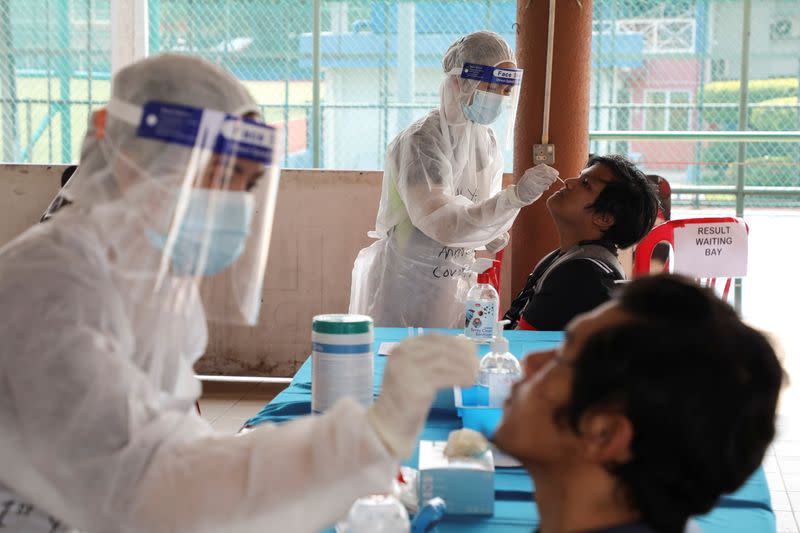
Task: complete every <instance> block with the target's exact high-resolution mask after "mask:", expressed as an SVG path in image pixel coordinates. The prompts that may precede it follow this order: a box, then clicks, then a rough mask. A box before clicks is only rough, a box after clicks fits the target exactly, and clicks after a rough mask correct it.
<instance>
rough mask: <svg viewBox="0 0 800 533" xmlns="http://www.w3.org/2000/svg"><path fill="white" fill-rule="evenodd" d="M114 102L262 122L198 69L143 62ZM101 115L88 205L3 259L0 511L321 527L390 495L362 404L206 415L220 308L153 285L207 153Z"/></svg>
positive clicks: (90, 138) (216, 76) (102, 526)
mask: <svg viewBox="0 0 800 533" xmlns="http://www.w3.org/2000/svg"><path fill="white" fill-rule="evenodd" d="M112 91H113V97H114V98H116V99H117V100H119V101H124V102H126V103H128V104H131V105H138V106H142V105H144V104H145V103H147V102H152V101H166V102H175V99H178V103H180V104H182V105H185V106H195V107H199V108H202V109H210V110H218V111H223V112H225V113H229V114H232V115H235V116H242V115H243V114H245V113H256V114H258V113H257V111H258V106H257V105H256V103H255V101H254V100H253V99H252V97H251V96H250V95H249V93H247V90H246V89H245V88H244V87H243V86H242V85H241V83H240V82H238V80H236V79H235V78H234V77H233V76H232V75H231V74H230V73H228V72H227V71H224V70H223V69H221V68H219V67H216V66H214V65H212V64H210V63H208V62H206V61H204V60H201V59H199V58H192V57H189V56H179V55H170V54H165V55H161V56H155V57H152V58H148V59H146V60H143V61H140V62H137V63H134V64H132V65H130V66H128V67H126V68H124V69H122V70H121V71H120V72H119V73H117V74H116V75H115V78H114V81H113V83H112ZM98 113H99V112H98ZM204 116H205V115H204ZM95 119H97V120H95ZM101 119H102V115H98V114H97V113H96V114H95V115H94V116H93V120H92V122H91V123H90V127H89V130H88V131H87V134H86V138H85V139H84V143H83V147H82V153H81V163H80V166H79V168H78V171H77V173H76V175H75V176H73V178H72V179H71V180H70V187H69V189H68V190H67V191H65V192H66V194H67V196H66V197H67V199H68V200H70V201H72V202H74V205H72V206H70V207H67V208H65V209H64V210H62V211H59V212H57V213H56V214H55V215H54V216H53V217H52V218H51V219H50V220H49V221H48V222H46V223H44V224H41V225H38V226H35V227H33V228H31V229H29V230H28V231H27V232H25V233H24V234H22V235H21V236H20V237H18V238H17V239H15V240H14V241H12V242H11V243H9V244H8V245H6V246H5V247H3V249H2V250H0V309H2V310H3V320H2V321H0V338H2V339H3V342H2V345H0V376H2V377H0V428H2V429H0V513H2V512H3V509H4V506H3V505H4V502H6V501H11V502H13V503H12V506H11V507H13V511H14V513H13V514H14V516H13V520H14V525H13V526H12V527H15V528H16V531H25V532H26V533H31V532H36V531H50V532H51V533H53V532H52V531H51V529H52V526H53V525H54V524H53V522H60V523H62V524H67V525H68V526H63V525H62V526H60V527H61V529H60V530H58V531H63V530H65V529H67V527H69V528H76V529H79V530H81V531H84V532H85V533H116V532H124V533H142V532H148V533H157V532H187V533H189V532H191V533H200V532H215V533H218V532H221V531H225V532H259V533H260V532H263V531H293V532H314V531H318V530H320V529H321V528H323V527H325V526H328V525H330V524H332V523H333V522H335V521H336V520H337V519H338V518H340V517H341V516H343V515H344V514H345V513H346V511H347V509H348V508H349V506H350V504H351V503H352V502H353V501H354V500H355V499H356V498H357V497H359V496H363V495H366V494H371V493H375V492H383V491H385V490H387V489H388V488H389V486H390V484H391V480H392V479H393V477H394V475H395V473H396V469H397V462H396V460H395V459H393V457H392V456H391V455H390V453H389V452H388V451H387V449H386V446H385V445H384V444H383V441H382V440H381V439H380V437H379V436H378V435H377V434H376V433H375V430H374V429H373V426H372V425H370V424H369V423H368V421H367V416H366V412H365V410H364V408H362V407H360V406H359V405H357V404H355V403H354V402H352V401H346V400H344V401H342V402H340V403H339V404H337V405H336V406H335V407H334V408H333V409H332V410H331V411H330V412H328V413H326V414H325V415H323V416H318V417H306V418H304V419H302V420H298V421H296V422H293V423H289V424H284V425H282V426H281V427H280V428H277V427H274V426H266V427H259V428H257V429H256V430H254V431H252V432H249V433H247V434H242V435H239V436H233V435H222V434H218V433H215V432H214V430H212V428H211V427H210V426H209V424H208V423H207V422H206V421H205V420H203V419H202V418H201V417H200V416H198V414H197V413H196V410H195V407H194V405H195V401H196V400H197V398H198V397H199V395H200V392H201V387H200V383H199V382H198V381H197V380H196V379H195V378H194V375H193V370H192V366H193V364H194V363H195V361H196V360H197V359H198V358H199V357H200V356H201V355H202V354H203V352H204V351H205V348H206V343H207V333H206V316H207V315H208V314H209V313H210V312H215V311H219V309H214V308H213V306H209V303H208V302H207V301H206V300H205V298H206V295H203V301H202V303H201V297H200V293H199V291H198V290H197V287H198V283H200V282H201V280H202V278H195V277H187V276H185V275H181V276H177V275H172V274H168V275H166V276H165V277H163V278H158V279H159V282H158V283H157V282H156V279H157V278H156V277H157V276H158V275H159V265H160V264H161V261H162V259H163V258H164V257H166V256H162V251H161V250H160V249H156V248H154V247H153V245H152V243H151V242H150V241H149V240H148V238H147V236H146V235H147V231H148V230H152V229H153V228H156V229H158V228H159V227H160V226H159V224H160V223H162V222H163V221H164V220H167V221H169V220H170V219H171V217H172V213H173V209H174V208H175V205H174V201H173V199H172V198H173V197H172V196H170V195H169V194H165V191H167V190H168V189H167V187H169V186H176V184H183V183H186V182H185V181H184V176H185V175H189V178H188V179H194V176H193V175H190V174H187V172H188V171H187V168H188V167H187V163H188V161H189V157H190V155H191V154H193V153H194V152H193V151H192V150H191V149H190V148H188V147H185V146H183V145H179V144H170V143H163V142H159V141H156V140H153V139H141V138H139V135H138V133H137V128H136V127H135V126H133V125H131V124H129V123H128V122H126V121H125V120H120V119H119V118H118V117H117V116H116V115H114V113H113V112H111V111H110V110H109V111H108V116H107V118H106V120H105V122H104V123H103V121H102V120H101ZM208 168H212V169H215V170H214V171H215V172H216V171H218V168H216V167H208ZM203 170H204V171H205V170H206V168H203ZM190 183H194V182H193V181H192V182H190ZM260 183H265V182H264V181H263V180H262V181H261V182H260ZM256 189H258V186H256ZM237 272H238V271H237ZM259 277H260V276H259ZM252 281H254V282H255V283H254V285H255V286H257V287H260V279H255V280H252ZM222 310H223V311H224V310H225V308H224V307H223V308H222ZM30 506H33V507H32V508H31V507H30ZM20 508H21V509H23V510H24V511H28V510H30V509H33V510H32V511H31V512H29V513H27V514H26V513H19V512H18V510H19V509H20ZM48 515H49V516H52V517H56V518H55V519H52V520H51V519H50V518H48ZM11 518H12V517H10V516H8V513H7V514H6V515H2V519H3V524H4V527H5V529H2V531H15V530H13V529H9V527H7V524H8V523H9V522H10V521H11Z"/></svg>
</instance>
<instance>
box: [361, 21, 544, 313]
mask: <svg viewBox="0 0 800 533" xmlns="http://www.w3.org/2000/svg"><path fill="white" fill-rule="evenodd" d="M442 66H443V68H444V73H445V78H444V81H443V82H442V86H441V91H440V92H441V95H440V96H441V101H440V105H439V108H438V109H434V110H432V111H430V112H429V113H428V114H427V115H425V116H424V117H422V118H421V119H419V120H417V121H416V122H414V123H413V124H411V125H410V126H409V127H408V128H406V129H405V130H403V131H402V132H400V134H399V135H398V136H397V137H395V139H394V140H393V141H392V142H391V143H390V144H389V147H388V150H387V154H386V168H385V170H384V174H383V185H382V191H381V202H380V207H379V209H378V217H377V221H376V223H375V231H373V232H370V234H369V235H370V236H371V237H374V238H377V239H378V240H377V241H376V242H375V243H373V244H372V245H371V246H369V247H367V248H364V249H363V250H361V252H360V253H359V254H358V257H357V258H356V261H355V265H354V266H353V277H352V285H351V293H350V312H351V313H360V314H367V315H370V316H371V317H372V318H373V320H374V321H375V325H376V326H395V327H403V326H424V327H447V328H457V327H462V328H463V327H464V303H465V297H466V293H467V292H468V291H469V289H470V287H471V286H472V285H473V284H474V283H475V281H476V275H475V273H474V272H472V269H471V267H472V264H473V262H474V259H475V249H476V248H479V247H483V246H485V247H486V249H487V250H488V251H489V252H492V253H493V252H496V251H499V250H501V249H502V248H504V247H505V246H506V244H507V243H508V230H509V228H510V227H511V225H512V223H513V222H514V219H515V218H516V216H517V214H518V213H519V210H520V208H521V207H524V206H526V205H528V204H531V203H533V202H534V201H535V200H536V199H537V198H539V197H540V196H541V195H542V193H543V192H544V191H546V190H547V189H548V188H549V187H550V185H551V184H552V183H553V182H554V181H555V179H556V177H557V176H558V172H557V171H556V170H555V169H553V168H551V167H547V166H541V165H540V166H537V167H534V168H532V169H529V170H528V171H526V172H525V173H524V174H523V176H522V177H521V178H520V180H519V181H518V183H517V184H516V185H515V186H511V187H508V188H507V189H505V190H502V191H501V190H500V189H501V186H502V173H503V156H502V153H501V149H502V146H501V144H502V145H507V144H508V143H509V142H510V140H511V137H512V135H513V125H514V116H515V114H516V103H517V97H518V89H519V85H520V83H521V81H522V70H520V69H517V68H516V64H515V62H514V53H513V51H512V50H511V47H509V46H508V44H507V43H506V42H505V41H504V40H503V38H502V37H500V36H499V35H497V34H496V33H492V32H488V31H480V32H476V33H471V34H469V35H467V36H466V37H463V38H461V39H459V40H458V41H456V42H455V43H453V44H452V45H451V46H450V48H449V49H448V50H447V52H446V54H445V56H444V59H443V61H442ZM492 124H494V126H492ZM493 128H495V131H493Z"/></svg>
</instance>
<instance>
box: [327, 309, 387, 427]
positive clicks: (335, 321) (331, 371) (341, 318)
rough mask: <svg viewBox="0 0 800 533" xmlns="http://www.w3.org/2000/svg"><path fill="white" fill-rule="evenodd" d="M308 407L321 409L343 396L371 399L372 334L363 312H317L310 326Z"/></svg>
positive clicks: (366, 403)
mask: <svg viewBox="0 0 800 533" xmlns="http://www.w3.org/2000/svg"><path fill="white" fill-rule="evenodd" d="M311 342H312V345H313V346H312V348H313V352H312V361H311V365H312V366H311V410H312V411H313V412H315V413H322V412H325V411H326V410H328V409H329V408H330V407H332V406H333V404H334V403H336V401H337V400H338V399H339V398H341V397H343V396H350V397H351V398H353V399H355V400H356V401H357V402H359V403H360V404H361V405H364V406H367V405H370V404H371V403H372V384H373V369H374V361H373V353H374V351H373V350H374V346H373V345H374V336H373V331H372V319H371V318H370V317H368V316H365V315H317V316H315V317H314V320H313V322H312V326H311Z"/></svg>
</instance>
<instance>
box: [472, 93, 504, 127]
mask: <svg viewBox="0 0 800 533" xmlns="http://www.w3.org/2000/svg"><path fill="white" fill-rule="evenodd" d="M503 98H505V97H504V96H503V95H502V94H497V93H490V92H487V91H481V90H476V91H475V94H474V95H473V96H472V103H471V104H469V105H465V106H464V115H466V117H467V118H468V119H470V120H471V121H472V122H477V123H478V124H484V125H489V124H491V123H492V122H494V121H495V120H497V117H499V116H500V113H501V112H502V111H503Z"/></svg>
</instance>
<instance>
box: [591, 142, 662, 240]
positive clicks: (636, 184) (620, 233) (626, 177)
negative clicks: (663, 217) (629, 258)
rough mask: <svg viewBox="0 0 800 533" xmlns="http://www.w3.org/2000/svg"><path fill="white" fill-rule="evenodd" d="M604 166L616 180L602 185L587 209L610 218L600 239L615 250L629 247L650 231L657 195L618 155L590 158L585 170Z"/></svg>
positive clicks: (635, 170) (644, 178) (653, 188)
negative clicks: (612, 221)
mask: <svg viewBox="0 0 800 533" xmlns="http://www.w3.org/2000/svg"><path fill="white" fill-rule="evenodd" d="M595 164H601V165H605V166H606V167H607V168H608V169H609V170H611V172H612V173H613V174H614V176H615V177H616V179H615V180H614V181H612V182H611V183H608V184H606V186H605V187H604V188H603V190H602V191H600V194H598V195H597V199H596V200H595V201H594V203H593V204H592V205H590V206H589V208H590V209H592V210H593V211H594V212H596V213H600V214H609V215H612V216H613V217H614V224H613V225H612V226H611V227H610V228H608V229H607V230H606V232H605V234H604V238H605V239H607V240H609V241H611V242H613V243H614V244H615V245H617V246H618V247H619V248H627V247H628V246H633V245H634V244H636V243H637V242H639V241H640V240H642V239H643V238H644V236H645V235H647V233H648V232H649V231H650V230H651V229H652V228H653V224H654V223H655V221H656V214H657V213H658V205H659V204H658V195H657V193H656V190H655V187H654V186H653V185H652V184H651V182H650V180H648V179H647V176H645V175H644V173H643V172H642V171H641V170H639V169H638V168H636V165H634V164H633V162H631V161H630V160H629V159H628V158H626V157H624V156H621V155H618V154H611V155H592V156H591V157H590V158H589V162H588V163H586V167H587V168H588V167H590V166H592V165H595Z"/></svg>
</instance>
